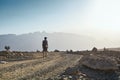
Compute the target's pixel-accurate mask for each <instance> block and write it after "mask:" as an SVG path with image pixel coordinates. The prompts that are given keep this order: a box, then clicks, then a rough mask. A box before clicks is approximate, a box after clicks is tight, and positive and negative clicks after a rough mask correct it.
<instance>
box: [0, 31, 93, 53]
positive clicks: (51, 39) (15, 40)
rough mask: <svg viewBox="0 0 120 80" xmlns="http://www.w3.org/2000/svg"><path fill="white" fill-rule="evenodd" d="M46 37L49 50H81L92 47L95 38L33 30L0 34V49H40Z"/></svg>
mask: <svg viewBox="0 0 120 80" xmlns="http://www.w3.org/2000/svg"><path fill="white" fill-rule="evenodd" d="M44 37H48V44H49V51H53V50H55V49H57V50H70V49H72V50H83V49H86V50H87V49H91V48H92V47H94V43H95V40H94V39H93V38H91V37H89V36H83V35H77V34H71V33H62V32H54V33H46V32H34V33H26V34H21V35H16V34H5V35H0V50H4V47H5V46H10V48H11V50H13V51H36V50H40V51H42V40H43V39H44Z"/></svg>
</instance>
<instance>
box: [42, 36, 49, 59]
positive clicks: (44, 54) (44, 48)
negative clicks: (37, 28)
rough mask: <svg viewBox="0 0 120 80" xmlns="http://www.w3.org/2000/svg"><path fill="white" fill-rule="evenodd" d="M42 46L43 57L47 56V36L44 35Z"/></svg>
mask: <svg viewBox="0 0 120 80" xmlns="http://www.w3.org/2000/svg"><path fill="white" fill-rule="evenodd" d="M42 48H43V58H44V57H47V52H48V51H47V49H48V41H47V37H44V40H43V41H42Z"/></svg>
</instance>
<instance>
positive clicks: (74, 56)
mask: <svg viewBox="0 0 120 80" xmlns="http://www.w3.org/2000/svg"><path fill="white" fill-rule="evenodd" d="M106 58H107V59H106ZM0 61H1V62H0V80H119V79H120V69H119V64H120V52H117V51H95V52H92V51H77V52H72V51H71V52H48V56H47V57H45V58H43V57H42V53H41V52H5V51H2V52H0Z"/></svg>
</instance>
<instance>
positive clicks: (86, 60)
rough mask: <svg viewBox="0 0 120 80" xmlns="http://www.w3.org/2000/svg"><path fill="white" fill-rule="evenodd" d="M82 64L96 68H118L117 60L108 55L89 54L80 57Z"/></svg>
mask: <svg viewBox="0 0 120 80" xmlns="http://www.w3.org/2000/svg"><path fill="white" fill-rule="evenodd" d="M81 62H82V65H84V66H86V67H89V68H92V69H97V70H104V71H110V70H118V66H117V61H116V60H115V59H112V58H110V57H105V56H97V55H89V56H85V57H83V58H82V59H81Z"/></svg>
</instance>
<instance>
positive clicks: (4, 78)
mask: <svg viewBox="0 0 120 80" xmlns="http://www.w3.org/2000/svg"><path fill="white" fill-rule="evenodd" d="M80 59H81V56H80V55H73V54H64V53H61V52H60V53H49V55H48V57H46V58H39V59H33V60H24V61H14V62H9V63H7V64H0V80H45V79H47V78H49V77H53V76H56V75H59V74H60V73H61V72H63V71H64V70H65V69H66V68H67V67H72V66H74V65H75V64H77V62H78V61H79V60H80Z"/></svg>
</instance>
